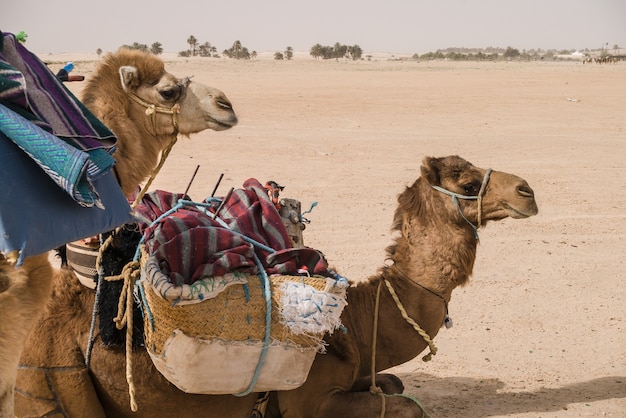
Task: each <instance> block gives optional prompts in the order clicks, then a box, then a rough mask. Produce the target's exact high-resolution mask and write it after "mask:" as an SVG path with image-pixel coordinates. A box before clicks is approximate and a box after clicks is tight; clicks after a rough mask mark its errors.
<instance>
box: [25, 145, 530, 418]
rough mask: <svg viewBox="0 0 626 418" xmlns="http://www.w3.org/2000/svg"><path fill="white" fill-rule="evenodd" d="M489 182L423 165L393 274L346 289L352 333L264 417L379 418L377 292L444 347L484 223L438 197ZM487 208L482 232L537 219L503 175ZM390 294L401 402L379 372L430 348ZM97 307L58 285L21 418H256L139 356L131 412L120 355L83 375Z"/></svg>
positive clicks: (522, 187)
mask: <svg viewBox="0 0 626 418" xmlns="http://www.w3.org/2000/svg"><path fill="white" fill-rule="evenodd" d="M485 173H486V170H484V169H481V168H478V167H475V166H473V165H472V164H470V163H469V162H467V161H465V160H463V159H462V158H460V157H456V156H451V157H445V158H426V159H424V162H423V165H422V168H421V174H422V175H421V177H419V178H418V179H417V180H416V181H415V183H414V184H413V185H411V186H409V187H407V188H406V190H405V191H404V192H403V193H402V194H400V196H399V198H398V207H397V210H396V212H395V215H394V222H393V229H394V230H395V231H396V233H397V236H396V237H395V242H394V244H393V245H392V246H391V247H389V248H388V258H389V260H390V264H388V265H387V266H386V267H383V268H382V269H381V270H380V271H379V272H378V273H377V274H376V275H374V276H372V277H370V278H369V279H368V280H366V281H364V282H362V283H359V284H357V285H353V286H352V287H350V288H349V289H348V295H347V298H348V306H347V307H346V308H345V309H344V311H343V314H342V317H341V319H342V322H343V324H344V325H345V327H346V329H347V332H346V333H345V334H344V333H342V332H336V333H334V334H333V335H330V336H327V337H326V341H327V343H328V347H327V353H326V354H318V355H317V356H316V358H315V361H314V363H313V367H312V369H311V371H310V373H309V377H308V379H307V381H306V382H305V383H304V385H303V386H302V387H300V388H298V389H295V390H291V391H284V392H274V393H272V394H271V396H270V402H269V404H268V407H267V411H266V417H281V416H282V417H321V418H323V417H337V416H344V417H366V418H367V417H378V416H380V414H381V408H382V405H383V403H382V399H383V398H382V396H381V395H378V394H371V393H370V391H369V387H370V381H371V377H370V375H371V366H372V364H371V363H372V362H371V355H372V336H373V323H374V312H375V309H374V307H375V302H376V294H377V292H378V288H379V284H380V283H381V281H382V280H384V279H386V280H388V281H389V282H390V283H391V284H392V286H393V288H394V289H395V291H396V293H397V294H398V295H399V297H400V299H401V302H402V304H403V305H404V307H405V308H406V311H407V313H408V315H409V316H410V317H411V318H413V319H414V320H415V321H416V322H417V323H418V324H419V325H420V326H421V327H422V328H423V329H424V331H425V332H426V333H428V335H429V336H430V337H433V338H434V336H435V335H436V334H437V332H438V330H439V328H440V327H441V325H442V323H443V321H444V318H445V316H446V308H447V304H448V303H449V301H450V297H451V293H452V290H453V289H454V288H455V287H457V286H459V285H463V284H465V283H466V282H467V280H468V278H469V277H470V275H471V274H472V270H473V265H474V259H475V256H476V248H477V240H476V238H475V236H474V229H473V227H472V226H471V225H470V224H469V223H468V221H467V220H469V221H471V222H472V223H474V224H476V223H478V205H477V202H476V201H465V200H460V203H459V207H458V208H457V206H456V205H455V204H454V202H453V201H452V199H451V197H450V196H449V195H446V194H444V193H442V192H440V191H437V190H435V189H433V188H432V187H431V186H433V185H436V186H440V187H442V188H445V189H447V190H449V191H452V192H454V193H458V194H460V195H466V196H476V195H478V193H479V191H480V189H481V182H482V181H483V178H484V177H485ZM481 205H482V216H481V222H482V224H483V225H484V224H485V223H486V222H488V221H492V220H494V221H495V220H499V219H503V218H506V217H512V218H525V217H528V216H532V215H534V214H536V213H537V211H538V209H537V205H536V202H535V199H534V193H533V191H532V189H531V188H530V187H529V186H528V184H527V183H526V181H524V180H523V179H521V178H519V177H517V176H514V175H511V174H507V173H503V172H499V171H493V172H491V176H490V180H489V183H488V184H487V186H486V188H485V193H484V197H483V198H482V202H481ZM461 212H462V214H461ZM463 216H464V217H465V218H467V220H466V219H465V218H464V217H463ZM385 286H386V285H383V287H382V288H381V290H380V308H379V316H378V329H377V340H376V343H377V349H376V358H375V373H376V378H375V379H376V384H377V385H378V386H379V387H380V388H381V390H382V392H383V393H385V394H387V395H389V394H397V393H401V392H402V391H403V385H402V382H401V381H400V379H398V378H397V377H395V376H393V375H389V374H381V373H378V372H380V371H382V370H385V369H388V368H390V367H392V366H395V365H399V364H402V363H404V362H406V361H409V360H411V359H413V358H414V357H415V356H417V355H418V354H419V353H420V352H421V351H423V350H424V349H425V348H426V346H427V344H426V343H425V342H424V339H423V338H422V337H421V336H420V335H418V334H417V333H416V331H415V330H414V329H413V328H412V326H410V325H408V324H407V322H406V321H405V319H404V318H403V317H402V316H401V314H400V311H399V309H398V307H397V306H396V303H395V302H394V301H393V299H392V297H391V295H390V293H389V291H388V290H387V289H386V287H385ZM93 302H94V292H93V291H92V290H90V289H87V288H85V287H82V286H81V285H80V284H79V282H78V280H77V279H76V278H72V277H70V275H69V274H67V273H66V277H65V278H62V277H59V278H58V279H57V280H56V281H55V283H54V291H53V298H52V302H51V305H50V307H49V310H50V312H51V313H50V314H48V315H46V316H45V317H44V319H43V320H42V321H40V322H39V324H38V325H37V327H36V329H35V331H34V332H33V333H32V334H31V338H30V339H29V340H28V343H27V349H26V350H25V352H24V355H23V357H22V360H21V362H22V364H23V365H24V366H23V368H22V369H21V370H20V375H19V376H18V387H19V396H18V397H17V410H18V416H42V415H44V414H46V413H51V411H63V412H62V413H64V414H66V415H65V416H72V417H83V416H84V417H98V416H101V417H103V416H115V417H131V416H132V417H153V416H159V417H180V418H182V417H192V416H202V417H225V416H227V417H241V418H249V417H250V416H251V414H252V409H253V404H254V402H255V399H256V394H254V393H253V394H251V395H248V396H246V397H243V398H238V397H235V396H231V395H221V396H216V395H192V394H185V393H183V392H181V391H179V390H177V389H176V388H174V387H173V386H172V385H171V384H169V383H168V382H167V381H166V380H165V379H164V378H163V377H162V376H161V375H160V374H159V373H158V372H157V371H156V369H155V368H154V366H153V365H152V364H151V361H150V359H149V357H148V354H147V352H146V351H145V350H144V349H136V350H135V351H134V353H133V362H134V367H133V372H134V379H135V387H136V396H137V402H138V405H139V409H138V411H137V412H136V413H132V412H131V410H130V408H129V394H128V387H127V384H126V379H125V369H124V367H125V366H124V363H125V355H124V352H123V350H122V349H110V350H107V349H105V348H103V347H102V346H101V345H100V344H96V345H95V347H94V351H93V354H92V359H91V368H90V370H89V371H87V370H86V368H85V367H84V357H85V349H86V347H87V338H88V332H89V322H90V312H91V308H92V306H93ZM398 341H402V344H398ZM54 408H56V409H54ZM385 410H386V414H387V416H389V417H392V416H393V417H401V418H402V417H420V416H422V411H421V409H420V408H419V407H418V406H417V405H416V404H415V403H414V402H413V401H411V400H410V399H408V398H404V397H395V396H394V397H386V398H385ZM59 414H60V412H59Z"/></svg>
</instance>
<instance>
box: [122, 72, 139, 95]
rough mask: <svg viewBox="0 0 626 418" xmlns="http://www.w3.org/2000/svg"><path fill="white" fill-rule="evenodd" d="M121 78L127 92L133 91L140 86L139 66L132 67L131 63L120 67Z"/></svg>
mask: <svg viewBox="0 0 626 418" xmlns="http://www.w3.org/2000/svg"><path fill="white" fill-rule="evenodd" d="M120 80H121V81H122V88H123V89H124V91H125V92H129V91H132V90H134V89H136V88H137V87H139V71H138V70H137V67H131V66H130V65H125V66H123V67H120Z"/></svg>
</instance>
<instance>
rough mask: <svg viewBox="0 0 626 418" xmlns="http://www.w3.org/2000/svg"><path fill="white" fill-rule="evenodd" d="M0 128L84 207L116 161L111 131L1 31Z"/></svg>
mask: <svg viewBox="0 0 626 418" xmlns="http://www.w3.org/2000/svg"><path fill="white" fill-rule="evenodd" d="M0 131H2V133H4V135H6V137H8V138H9V139H11V140H12V141H13V142H15V144H17V145H18V146H19V147H20V148H21V149H22V150H23V151H24V152H26V153H27V154H28V155H29V156H30V157H31V158H32V159H33V160H35V161H36V162H37V164H38V165H39V166H40V167H41V168H42V169H43V170H44V171H45V172H46V173H47V174H48V175H49V176H50V178H52V179H53V180H54V182H55V183H57V185H59V186H60V187H61V188H63V189H64V190H65V191H66V192H67V193H68V194H69V195H70V196H71V197H72V198H73V199H74V200H75V201H76V202H78V203H79V204H80V205H82V206H86V207H91V206H94V205H100V206H101V202H100V199H99V196H98V192H97V190H96V188H95V186H94V185H93V182H94V181H95V180H96V179H98V178H99V177H101V176H102V175H104V174H105V173H107V172H108V171H109V170H110V169H111V168H112V167H113V164H114V163H115V160H114V159H113V157H112V156H111V154H112V153H113V152H114V150H115V147H114V145H115V141H116V138H115V136H114V135H113V133H112V132H111V131H110V130H109V129H108V128H107V127H106V126H104V124H102V122H100V121H99V120H98V119H97V118H96V117H95V116H94V115H93V114H92V113H91V112H90V111H89V110H87V109H86V108H85V107H84V106H83V105H82V104H81V103H80V102H79V101H78V100H77V99H76V98H75V97H74V96H73V95H72V93H70V92H69V90H67V89H66V88H65V86H64V85H63V84H62V83H60V82H59V80H58V79H57V78H56V76H55V75H54V74H52V72H51V71H50V70H49V69H48V68H47V67H46V65H45V64H44V63H42V62H41V61H40V60H39V59H38V58H37V57H36V56H35V55H34V54H32V53H31V52H29V51H28V50H27V49H26V48H24V46H22V45H21V44H20V43H19V42H17V41H16V39H15V36H13V35H12V34H8V33H5V34H2V33H0Z"/></svg>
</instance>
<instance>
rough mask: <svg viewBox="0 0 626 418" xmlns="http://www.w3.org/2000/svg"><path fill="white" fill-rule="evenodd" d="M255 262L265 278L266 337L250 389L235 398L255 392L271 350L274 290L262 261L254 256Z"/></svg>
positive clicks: (237, 394)
mask: <svg viewBox="0 0 626 418" xmlns="http://www.w3.org/2000/svg"><path fill="white" fill-rule="evenodd" d="M254 261H255V262H256V264H257V266H258V267H259V275H260V276H261V277H262V278H263V281H262V282H261V283H262V284H263V296H264V297H265V337H264V339H263V349H262V350H261V354H260V356H259V362H258V363H257V365H256V368H255V370H254V375H252V380H251V381H250V384H249V385H248V388H247V389H246V390H244V391H243V392H239V393H235V396H246V395H249V394H250V393H251V392H252V391H253V390H254V387H255V386H256V383H257V381H258V380H259V376H260V375H261V369H262V368H263V365H264V364H265V357H266V356H267V351H268V349H269V348H270V334H271V327H272V289H270V279H269V277H267V272H266V271H265V269H264V268H263V265H262V264H261V260H259V258H258V257H257V255H256V254H255V255H254Z"/></svg>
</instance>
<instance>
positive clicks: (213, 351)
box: [140, 275, 345, 394]
mask: <svg viewBox="0 0 626 418" xmlns="http://www.w3.org/2000/svg"><path fill="white" fill-rule="evenodd" d="M247 280H248V284H247V285H241V284H236V285H231V286H229V287H227V288H225V289H224V290H222V291H221V292H220V293H219V294H218V295H217V296H215V297H213V298H211V299H205V300H203V301H201V302H199V303H193V304H184V305H176V306H172V304H171V303H170V302H169V301H167V300H166V299H165V298H163V297H162V296H161V295H159V294H158V293H157V292H155V290H154V289H153V288H152V285H151V284H150V282H148V281H146V280H141V281H140V289H141V293H142V295H143V299H144V303H143V305H144V308H143V309H144V324H145V327H144V329H145V341H146V348H147V349H148V352H149V354H150V356H151V358H152V360H153V362H154V364H155V366H156V368H157V369H158V370H159V371H160V372H161V373H162V374H163V375H164V376H165V377H166V378H167V379H168V380H169V381H170V382H172V383H173V384H174V385H176V386H177V387H178V388H179V389H181V390H183V391H184V392H187V393H198V394H244V393H248V392H250V391H254V392H261V391H266V390H289V389H294V388H296V387H298V386H300V385H302V384H303V383H304V381H305V380H306V378H307V375H308V372H309V370H310V368H311V365H312V363H313V359H314V358H315V355H316V353H317V352H318V351H320V349H321V348H322V347H323V342H322V337H323V334H324V333H323V332H320V333H301V332H298V333H294V332H293V331H292V328H291V327H290V326H288V325H287V324H285V320H284V317H283V316H282V314H281V308H282V307H281V303H282V302H281V301H282V300H284V299H283V297H284V294H283V290H284V289H285V288H286V285H289V284H296V283H297V285H306V286H310V287H312V288H314V289H316V290H317V291H322V292H324V291H330V292H332V293H333V294H334V295H336V296H337V298H338V299H340V300H341V301H342V303H343V304H341V306H340V307H339V308H338V310H339V313H340V312H341V310H342V309H343V306H345V302H344V301H345V298H344V297H345V287H341V286H339V287H337V286H336V285H335V284H333V283H335V282H334V281H333V280H334V279H329V278H323V277H299V276H271V277H270V288H271V295H272V296H271V303H272V312H271V327H270V337H269V339H267V341H268V342H269V347H267V348H266V349H265V350H264V348H263V347H264V340H265V339H266V335H265V333H266V326H265V324H266V299H265V297H264V295H263V287H262V285H261V279H260V278H259V277H258V276H254V275H250V276H248V278H247ZM292 282H293V283H292ZM338 318H339V314H337V321H338ZM330 331H332V329H330Z"/></svg>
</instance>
